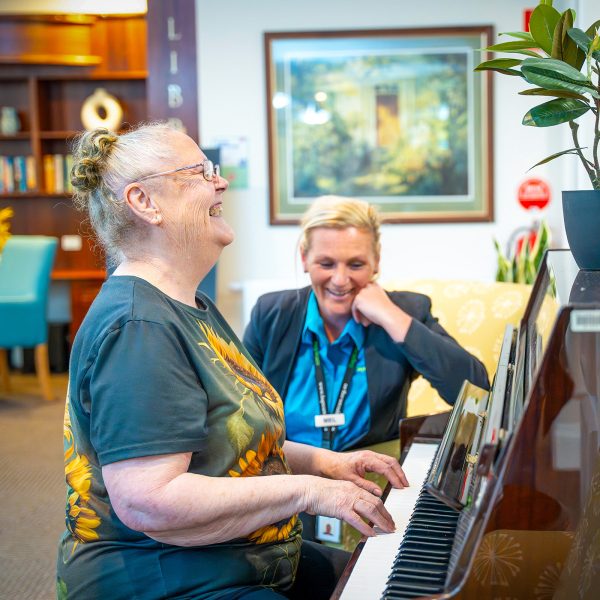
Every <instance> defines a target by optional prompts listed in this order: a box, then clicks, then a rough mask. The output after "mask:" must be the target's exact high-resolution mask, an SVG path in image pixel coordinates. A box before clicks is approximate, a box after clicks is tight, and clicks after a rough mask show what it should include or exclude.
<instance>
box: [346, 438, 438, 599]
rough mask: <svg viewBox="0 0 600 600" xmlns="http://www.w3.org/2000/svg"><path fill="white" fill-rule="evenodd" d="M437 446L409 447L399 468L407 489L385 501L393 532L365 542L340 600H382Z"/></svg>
mask: <svg viewBox="0 0 600 600" xmlns="http://www.w3.org/2000/svg"><path fill="white" fill-rule="evenodd" d="M437 446H438V445H437V444H413V445H412V446H411V447H410V450H409V452H408V455H407V457H406V459H405V460H404V464H403V465H402V469H403V470H404V473H406V477H407V479H408V483H409V484H410V486H409V487H407V488H404V489H401V490H398V489H394V488H393V489H391V490H390V493H389V495H388V497H387V498H386V500H385V507H386V508H387V510H388V511H389V512H390V514H391V515H392V517H393V518H394V522H395V523H396V531H394V532H393V533H381V534H378V535H376V536H375V537H372V538H369V539H367V541H366V543H365V545H364V547H363V549H362V552H361V553H360V556H359V557H358V561H357V562H356V565H355V566H354V569H353V570H352V573H351V574H350V577H349V578H348V581H347V583H346V586H345V587H344V591H343V592H342V595H341V596H340V600H371V599H372V600H379V598H381V595H382V594H383V591H384V589H385V585H386V582H387V579H388V576H389V574H390V572H391V570H392V566H393V564H394V559H395V558H396V554H397V553H398V548H399V547H400V543H401V542H402V538H403V537H404V532H405V531H406V527H407V526H408V523H409V520H410V516H411V514H412V512H413V509H414V506H415V503H416V502H417V499H418V498H419V494H420V493H421V488H422V487H423V484H424V483H425V478H426V476H427V472H428V471H429V467H430V466H431V462H432V461H433V457H434V455H435V451H436V450H437Z"/></svg>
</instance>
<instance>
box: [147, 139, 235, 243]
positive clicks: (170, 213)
mask: <svg viewBox="0 0 600 600" xmlns="http://www.w3.org/2000/svg"><path fill="white" fill-rule="evenodd" d="M172 147H173V156H176V157H177V164H176V165H173V167H172V168H180V167H181V166H185V165H194V164H199V163H202V162H203V161H205V160H206V156H205V155H204V153H203V152H202V151H201V150H200V148H198V145H197V144H196V143H195V142H194V141H193V140H192V139H191V138H190V137H188V136H187V135H185V134H182V133H178V132H175V133H174V134H173V136H172ZM160 179H163V180H167V179H168V181H163V182H162V183H163V184H164V185H165V188H164V192H165V193H164V199H159V200H158V203H159V205H160V209H161V211H162V212H163V214H164V224H165V226H167V227H169V226H170V227H172V229H173V230H174V231H173V234H174V237H175V238H176V239H178V241H179V242H180V244H181V245H182V246H183V247H184V248H188V247H190V246H192V247H195V248H197V247H201V248H202V250H207V249H211V250H214V251H217V252H220V251H221V250H222V249H223V247H225V246H227V245H228V244H230V243H231V242H232V241H233V237H234V234H233V230H232V229H231V227H230V225H229V224H228V223H227V221H225V219H224V218H223V216H222V204H223V193H224V192H225V190H226V189H227V187H228V183H227V180H226V179H224V178H223V177H220V176H217V175H216V174H215V175H214V177H213V180H212V181H207V180H206V178H205V177H204V175H203V167H202V166H198V167H194V168H192V169H185V170H182V171H178V172H176V173H171V174H166V175H163V176H161V177H160ZM211 254H212V252H211Z"/></svg>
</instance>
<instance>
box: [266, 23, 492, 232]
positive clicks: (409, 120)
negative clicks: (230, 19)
mask: <svg viewBox="0 0 600 600" xmlns="http://www.w3.org/2000/svg"><path fill="white" fill-rule="evenodd" d="M491 39H492V28H491V26H469V27H438V28H427V29H425V28H423V29H381V30H356V31H316V32H314V31H313V32H307V31H302V32H270V33H265V38H264V41H265V55H266V85H267V117H268V142H269V180H270V222H271V223H272V224H292V223H297V222H298V221H299V219H300V217H301V215H302V214H303V213H304V211H305V210H306V209H307V208H308V206H309V205H310V204H311V202H312V201H313V200H314V199H315V198H316V197H318V196H321V195H330V194H331V195H340V196H348V197H358V198H362V199H364V200H368V201H369V202H371V203H373V204H376V205H377V206H378V207H379V209H380V212H381V214H382V216H383V218H384V220H385V221H387V222H467V221H491V220H492V219H493V198H492V190H493V181H492V164H493V157H492V147H493V140H492V126H491V122H492V82H491V81H492V80H491V78H490V74H489V72H483V73H476V72H474V71H473V68H474V66H475V65H476V64H478V63H479V62H480V61H481V60H482V56H481V52H480V50H481V48H485V47H486V46H488V45H489V44H490V43H491ZM484 54H485V53H484Z"/></svg>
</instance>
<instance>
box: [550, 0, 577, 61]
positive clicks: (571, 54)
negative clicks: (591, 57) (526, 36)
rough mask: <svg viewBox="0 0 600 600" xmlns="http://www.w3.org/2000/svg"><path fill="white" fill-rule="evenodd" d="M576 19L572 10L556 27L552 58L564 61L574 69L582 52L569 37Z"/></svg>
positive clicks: (561, 18)
mask: <svg viewBox="0 0 600 600" xmlns="http://www.w3.org/2000/svg"><path fill="white" fill-rule="evenodd" d="M574 18H575V16H574V14H573V11H572V10H565V12H564V13H563V14H562V15H561V17H560V20H559V21H558V23H557V25H556V29H555V30H554V38H553V40H552V58H556V59H558V60H563V61H564V62H566V63H567V64H569V65H571V66H572V67H575V65H576V64H577V58H578V53H579V52H580V50H579V49H578V48H577V45H576V44H575V43H574V42H573V40H572V39H571V38H570V37H569V36H568V35H567V32H568V31H569V29H571V28H572V27H573V19H574ZM577 70H579V69H577Z"/></svg>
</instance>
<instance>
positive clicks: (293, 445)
mask: <svg viewBox="0 0 600 600" xmlns="http://www.w3.org/2000/svg"><path fill="white" fill-rule="evenodd" d="M283 451H284V452H285V457H286V459H287V462H288V464H289V465H290V467H291V469H292V472H293V473H296V474H298V475H317V476H319V477H328V472H327V463H328V461H329V460H331V459H333V457H334V456H335V454H336V453H335V452H332V451H331V450H325V449H324V448H316V447H314V446H309V445H308V444H300V443H298V442H292V441H290V440H286V441H285V443H284V444H283Z"/></svg>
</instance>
